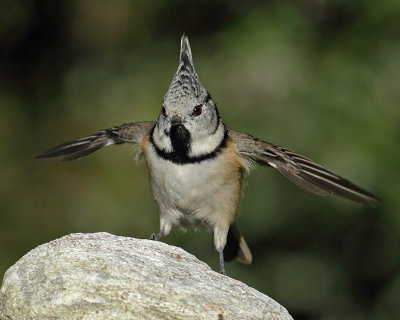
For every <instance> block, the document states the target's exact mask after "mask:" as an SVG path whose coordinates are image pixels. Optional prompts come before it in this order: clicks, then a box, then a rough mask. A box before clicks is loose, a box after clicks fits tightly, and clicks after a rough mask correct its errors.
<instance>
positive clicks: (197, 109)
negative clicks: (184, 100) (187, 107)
mask: <svg viewBox="0 0 400 320" xmlns="http://www.w3.org/2000/svg"><path fill="white" fill-rule="evenodd" d="M202 112H203V108H202V107H201V106H196V107H194V108H193V115H195V116H196V117H197V116H199V115H201V113H202Z"/></svg>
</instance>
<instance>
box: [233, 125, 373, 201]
mask: <svg viewBox="0 0 400 320" xmlns="http://www.w3.org/2000/svg"><path fill="white" fill-rule="evenodd" d="M229 135H230V137H231V138H232V139H233V141H234V143H235V146H236V148H237V150H238V151H239V153H240V155H242V156H243V157H245V158H247V159H249V158H250V159H251V160H252V161H255V162H256V163H258V164H260V165H269V166H271V167H273V168H275V169H277V170H278V171H279V172H280V173H282V174H283V175H284V176H285V177H286V178H287V179H289V180H290V181H292V182H293V183H295V184H296V185H298V186H299V187H301V188H303V189H305V190H308V191H310V192H312V193H315V194H318V195H326V194H332V195H335V196H338V197H342V198H345V199H348V200H351V201H355V202H358V203H362V204H368V205H373V204H374V203H375V202H380V201H381V200H380V199H379V198H378V197H377V196H375V195H373V194H372V193H370V192H368V191H366V190H364V189H362V188H360V187H358V186H356V185H355V184H353V183H352V182H350V181H348V180H346V179H344V178H342V177H340V176H338V175H337V174H335V173H333V172H331V171H329V170H327V169H325V168H324V167H322V166H320V165H319V164H316V163H315V162H314V161H312V160H310V159H308V158H306V157H303V156H301V155H299V154H297V153H295V152H293V151H291V150H288V149H286V148H283V147H279V146H276V145H273V144H271V143H269V142H265V141H262V140H259V139H257V138H255V137H253V136H251V135H249V134H247V133H243V132H239V131H236V130H233V129H229Z"/></svg>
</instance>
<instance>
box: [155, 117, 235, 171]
mask: <svg viewBox="0 0 400 320" xmlns="http://www.w3.org/2000/svg"><path fill="white" fill-rule="evenodd" d="M220 125H223V124H222V123H221V124H220ZM154 129H155V127H154V128H153V129H152V130H151V132H150V142H151V144H152V145H153V147H154V150H155V151H156V153H157V155H158V156H159V157H161V158H163V159H165V160H168V161H171V162H173V163H176V164H181V165H183V164H188V163H198V162H201V161H204V160H208V159H212V158H215V157H216V156H217V155H218V153H220V152H221V150H223V149H224V148H225V147H226V144H227V140H228V130H227V129H226V127H224V136H223V138H222V140H221V142H220V143H219V144H218V146H217V147H216V148H215V150H214V151H212V152H210V153H206V154H201V155H198V156H194V157H190V156H189V152H190V141H191V137H190V132H188V131H187V130H186V128H185V127H183V126H175V127H172V128H171V132H170V139H171V144H172V147H173V148H174V151H171V152H168V151H165V150H164V149H161V148H159V147H158V146H157V145H156V144H155V142H154V139H153V133H154Z"/></svg>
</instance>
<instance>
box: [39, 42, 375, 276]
mask: <svg viewBox="0 0 400 320" xmlns="http://www.w3.org/2000/svg"><path fill="white" fill-rule="evenodd" d="M124 142H129V143H133V144H138V145H139V146H140V152H141V154H143V156H144V158H145V160H146V163H147V166H148V169H149V176H150V186H151V191H152V193H153V197H154V200H155V201H156V203H157V206H158V209H159V212H160V232H159V233H158V234H157V235H154V234H153V236H152V238H153V239H155V240H158V239H159V238H160V237H161V236H163V235H167V234H168V233H169V232H170V231H171V228H172V227H173V226H174V225H178V226H181V227H182V228H184V229H186V228H190V227H193V226H199V225H201V226H204V227H206V228H208V229H210V230H211V231H212V232H213V234H214V244H215V248H216V249H217V251H218V252H219V256H220V264H221V272H223V273H225V267H224V256H225V260H227V261H229V260H233V259H237V260H238V261H241V262H243V263H250V262H251V260H252V256H251V253H250V250H249V248H248V246H247V244H246V242H245V240H244V238H243V237H242V236H241V235H240V233H239V230H238V229H237V227H236V225H235V224H234V218H235V216H236V214H237V210H238V206H239V200H240V197H241V191H242V185H243V175H244V173H245V172H249V171H250V170H251V169H252V168H253V167H254V164H256V163H257V164H261V165H267V166H271V167H273V168H275V169H277V170H278V171H279V172H281V173H282V174H283V175H284V176H285V177H286V178H288V179H289V180H291V181H292V182H294V183H295V184H297V185H298V186H300V187H302V188H303V189H306V190H308V191H310V192H313V193H315V194H318V195H326V194H332V195H336V196H339V197H342V198H345V199H348V200H351V201H355V202H359V203H362V204H373V203H375V202H378V201H380V199H379V198H378V197H376V196H374V195H373V194H372V193H370V192H368V191H365V190H363V189H361V188H360V187H358V186H356V185H355V184H353V183H351V182H349V181H348V180H346V179H344V178H341V177H340V176H338V175H336V174H334V173H332V172H330V171H328V170H327V169H325V168H323V167H322V166H320V165H318V164H316V163H314V162H313V161H312V160H310V159H308V158H306V157H303V156H301V155H298V154H296V153H294V152H292V151H290V150H288V149H285V148H283V147H279V146H276V145H273V144H271V143H268V142H265V141H262V140H259V139H257V138H254V137H253V136H251V135H249V134H246V133H242V132H239V131H236V130H233V129H231V128H228V127H227V126H225V125H224V124H223V122H222V121H221V118H220V115H219V112H218V109H217V106H216V104H215V102H214V101H213V99H212V97H211V95H210V94H209V92H208V91H207V90H206V89H205V88H204V87H203V86H202V85H201V83H200V81H199V78H198V75H197V73H196V71H195V69H194V65H193V58H192V52H191V49H190V45H189V40H188V38H187V37H186V36H185V35H183V36H182V39H181V51H180V59H179V66H178V70H177V72H176V74H175V76H174V78H173V80H172V82H171V84H170V86H169V89H168V91H167V92H166V94H165V95H164V99H163V106H162V109H161V113H160V115H159V117H158V120H157V122H152V121H147V122H135V123H128V124H123V125H121V126H117V127H113V128H110V129H107V130H103V131H99V132H97V133H95V134H93V135H91V136H89V137H86V138H82V139H79V140H77V141H73V142H68V143H64V144H62V145H60V146H58V147H56V148H54V149H51V150H49V151H47V152H45V153H43V154H42V155H40V156H38V158H49V157H58V156H61V157H63V160H74V159H78V158H81V157H84V156H86V155H88V154H90V153H92V152H94V151H96V150H98V149H100V148H101V147H104V146H108V145H111V144H120V143H124Z"/></svg>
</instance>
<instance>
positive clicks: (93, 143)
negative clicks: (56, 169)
mask: <svg viewBox="0 0 400 320" xmlns="http://www.w3.org/2000/svg"><path fill="white" fill-rule="evenodd" d="M155 124H156V123H155V122H154V121H145V122H135V123H125V124H123V125H121V126H117V127H112V128H110V129H106V130H102V131H98V132H96V133H95V134H93V135H91V136H89V137H85V138H82V139H79V140H76V141H71V142H67V143H64V144H61V145H59V146H57V147H55V148H53V149H50V150H48V151H46V152H44V153H42V154H40V155H38V156H37V157H36V158H38V159H41V158H53V157H63V160H64V161H66V160H75V159H79V158H82V157H85V156H87V155H88V154H91V153H92V152H95V151H97V150H98V149H100V148H102V147H106V146H109V145H112V144H121V143H124V142H130V143H139V142H140V141H141V140H142V138H143V137H144V136H145V135H146V134H147V133H148V132H149V131H150V130H151V129H152V128H153V127H154V125H155Z"/></svg>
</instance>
